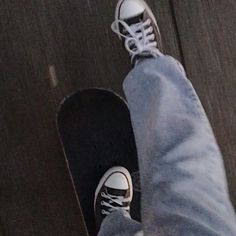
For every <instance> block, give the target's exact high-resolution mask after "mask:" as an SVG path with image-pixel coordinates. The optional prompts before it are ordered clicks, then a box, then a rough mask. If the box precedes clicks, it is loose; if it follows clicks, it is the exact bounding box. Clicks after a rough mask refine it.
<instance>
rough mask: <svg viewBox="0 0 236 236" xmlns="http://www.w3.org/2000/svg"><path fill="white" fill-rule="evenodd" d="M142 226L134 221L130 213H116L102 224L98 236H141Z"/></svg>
mask: <svg viewBox="0 0 236 236" xmlns="http://www.w3.org/2000/svg"><path fill="white" fill-rule="evenodd" d="M141 230H142V229H141V224H140V223H138V222H136V221H134V220H132V219H131V218H130V215H129V213H127V212H125V211H115V212H113V213H111V214H110V215H108V216H107V217H106V218H105V219H104V220H103V222H102V225H101V228H100V231H99V233H98V236H141V235H143V234H142V231H141Z"/></svg>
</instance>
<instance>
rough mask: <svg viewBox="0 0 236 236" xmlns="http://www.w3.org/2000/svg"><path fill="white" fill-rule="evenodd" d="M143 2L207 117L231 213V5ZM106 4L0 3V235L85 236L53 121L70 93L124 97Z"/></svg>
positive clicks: (235, 123)
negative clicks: (93, 90) (101, 91)
mask: <svg viewBox="0 0 236 236" xmlns="http://www.w3.org/2000/svg"><path fill="white" fill-rule="evenodd" d="M148 2H149V3H150V6H151V7H152V9H153V10H154V13H155V14H156V16H157V18H158V21H159V25H160V28H161V32H162V37H163V43H164V47H165V52H166V53H168V54H171V55H173V56H175V57H176V58H178V59H179V60H180V61H181V62H182V63H183V64H184V66H185V68H186V71H187V74H188V76H189V78H190V80H191V81H192V83H193V85H194V87H195V88H196V90H197V92H198V94H199V96H200V98H201V100H202V103H203V105H204V107H205V109H206V112H207V114H208V116H209V119H210V121H211V123H212V126H213V129H214V131H215V134H216V137H217V140H218V142H219V145H220V148H221V150H222V153H223V155H224V161H225V167H226V171H227V177H228V180H229V189H230V194H231V198H232V201H233V203H234V206H236V174H235V173H236V25H235V22H236V17H235V16H236V14H235V12H236V1H234V0H228V1H225V0H218V1H215V0H204V1H203V0H191V1H189V0H170V1H168V0H152V1H151V0H150V1H148ZM115 5H116V1H115V0H112V1H111V0H99V1H92V0H87V1H81V0H80V1H79V0H78V1H74V0H66V1H61V0H50V1H42V0H34V1H32V0H31V1H30V0H29V1H26V0H22V1H18V0H12V1H9V0H2V1H0V161H1V164H0V234H1V235H13V236H15V235H16V236H18V235H20V236H28V235H81V236H83V235H86V231H85V229H84V224H83V220H82V218H81V212H80V207H79V204H78V201H77V199H76V197H75V194H74V189H73V186H72V183H71V180H70V176H69V173H68V171H67V168H66V163H65V159H64V156H63V151H62V149H61V146H60V142H59V140H58V135H57V131H56V127H55V114H56V111H57V107H58V105H59V103H60V101H61V99H63V97H64V96H65V95H66V94H68V93H71V92H72V91H75V90H78V89H82V88H88V87H94V86H96V87H104V88H110V89H113V90H114V91H116V92H118V93H120V94H123V93H122V90H121V84H122V81H123V79H124V77H125V75H126V74H127V72H128V71H129V69H130V63H129V59H128V57H127V55H126V53H125V52H124V51H123V50H122V47H121V43H120V42H119V41H118V40H117V38H116V36H115V35H113V34H112V32H111V30H110V24H111V22H112V20H113V15H114V7H115Z"/></svg>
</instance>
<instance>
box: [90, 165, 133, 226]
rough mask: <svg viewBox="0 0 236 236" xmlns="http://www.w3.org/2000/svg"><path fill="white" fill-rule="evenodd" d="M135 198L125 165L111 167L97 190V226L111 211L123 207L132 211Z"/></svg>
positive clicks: (95, 207) (95, 210)
mask: <svg viewBox="0 0 236 236" xmlns="http://www.w3.org/2000/svg"><path fill="white" fill-rule="evenodd" d="M132 198H133V187H132V180H131V176H130V174H129V171H128V170H127V169H125V168H124V167H120V166H117V167H113V168H111V169H109V170H108V171H107V172H106V173H105V174H104V175H103V177H102V179H101V180H100V182H99V184H98V187H97V189H96V192H95V199H94V213H95V219H96V224H97V228H98V229H99V228H100V225H101V223H102V221H103V219H104V218H105V217H106V216H107V215H109V214H110V213H111V212H113V211H115V210H118V209H121V210H125V211H127V212H130V203H131V201H132Z"/></svg>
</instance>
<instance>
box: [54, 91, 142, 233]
mask: <svg viewBox="0 0 236 236" xmlns="http://www.w3.org/2000/svg"><path fill="white" fill-rule="evenodd" d="M57 128H58V133H59V137H60V140H61V143H62V146H63V150H64V153H65V157H66V163H67V166H68V170H69V172H70V174H71V177H72V180H73V184H74V188H75V190H76V194H77V197H78V199H79V202H80V206H81V209H82V213H83V217H84V220H85V223H86V227H87V231H88V233H89V235H90V236H94V235H97V229H96V224H95V218H94V208H93V203H94V194H95V190H96V187H97V185H98V183H99V181H100V179H101V177H102V176H103V174H104V173H105V172H106V171H107V170H108V169H109V168H111V167H114V166H123V167H125V168H127V169H128V170H129V172H130V173H131V176H132V182H133V188H134V197H133V201H132V204H131V217H132V218H133V219H135V220H137V221H140V194H141V193H140V183H139V169H138V159H137V151H136V145H135V140H134V134H133V129H132V125H131V120H130V113H129V110H128V107H127V105H126V102H125V101H124V100H123V99H122V98H121V97H120V96H119V95H117V94H115V93H114V92H112V91H108V90H104V89H87V90H82V91H78V92H75V93H73V94H71V95H69V96H67V97H66V98H65V99H64V100H63V101H62V103H61V105H60V108H59V110H58V113H57Z"/></svg>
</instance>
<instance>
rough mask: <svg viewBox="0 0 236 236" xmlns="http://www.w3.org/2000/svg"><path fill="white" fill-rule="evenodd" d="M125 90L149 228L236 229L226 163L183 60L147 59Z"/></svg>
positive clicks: (184, 231) (164, 231) (156, 231)
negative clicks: (185, 69)
mask: <svg viewBox="0 0 236 236" xmlns="http://www.w3.org/2000/svg"><path fill="white" fill-rule="evenodd" d="M123 88H124V92H125V95H126V98H127V101H128V106H129V109H130V113H131V120H132V125H133V129H134V134H135V140H136V145H137V150H138V157H139V167H140V175H141V187H142V204H141V205H142V226H143V230H144V235H148V236H151V235H165V236H167V235H172V236H173V235H181V236H183V235H188V236H189V235H201V236H203V235H227V236H229V235H236V220H235V212H234V209H233V207H232V204H231V202H230V199H229V194H228V187H227V181H226V175H225V169H224V164H223V160H222V156H221V153H220V150H219V148H218V145H217V143H216V140H215V137H214V134H213V132H212V129H211V127H210V124H209V122H208V119H207V117H206V114H205V112H204V110H203V107H202V105H201V103H200V101H199V99H198V97H197V95H196V93H195V91H194V89H193V87H192V85H191V83H190V81H189V80H188V79H187V78H186V74H185V72H184V69H183V67H182V66H181V64H180V63H179V62H177V61H176V60H175V59H173V58H172V57H170V56H165V55H161V56H159V57H158V58H153V59H145V60H143V61H141V62H139V63H138V64H137V65H136V66H135V67H134V68H133V70H132V71H131V72H130V73H129V74H128V76H127V77H126V79H125V81H124V84H123Z"/></svg>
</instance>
